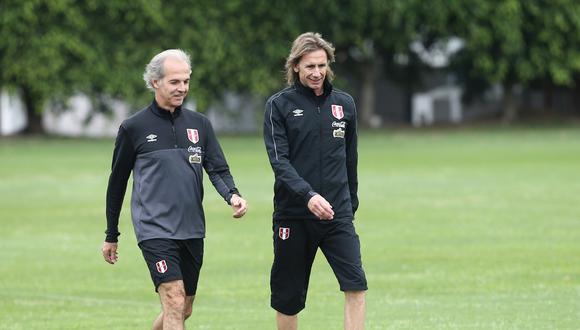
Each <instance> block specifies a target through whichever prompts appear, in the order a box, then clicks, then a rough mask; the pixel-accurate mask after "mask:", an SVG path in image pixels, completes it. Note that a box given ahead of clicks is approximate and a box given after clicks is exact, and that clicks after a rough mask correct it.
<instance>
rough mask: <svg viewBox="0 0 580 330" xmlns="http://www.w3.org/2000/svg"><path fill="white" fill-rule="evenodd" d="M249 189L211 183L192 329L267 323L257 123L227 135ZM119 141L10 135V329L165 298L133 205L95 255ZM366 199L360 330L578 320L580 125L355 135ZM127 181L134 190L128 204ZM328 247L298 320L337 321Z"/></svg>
mask: <svg viewBox="0 0 580 330" xmlns="http://www.w3.org/2000/svg"><path fill="white" fill-rule="evenodd" d="M221 142H222V145H223V148H224V150H225V152H226V155H227V157H228V160H229V162H230V165H231V168H232V172H233V174H234V177H235V179H236V182H237V184H238V186H239V188H240V190H241V191H242V193H243V195H244V196H245V197H246V199H247V200H248V201H249V203H250V206H249V207H250V209H249V212H248V214H247V216H246V217H245V218H244V219H243V220H241V221H238V220H233V219H232V218H231V216H230V214H231V209H230V208H229V207H228V206H227V205H226V204H225V203H224V202H223V201H222V200H221V197H219V196H218V194H217V193H216V192H215V191H214V190H213V187H212V186H211V184H208V183H207V182H206V200H205V207H206V215H207V224H208V235H207V238H206V254H205V262H204V267H203V269H202V274H201V279H200V283H199V290H198V296H197V300H196V302H195V304H194V312H193V316H192V318H191V319H190V320H188V321H187V325H188V328H189V329H274V328H275V327H274V313H273V311H272V310H271V309H270V307H269V271H270V265H271V261H272V242H271V235H272V234H271V219H270V215H271V211H272V205H271V200H272V183H273V177H272V173H271V169H270V166H269V164H268V162H267V159H266V156H265V151H264V147H263V143H262V140H261V138H258V137H221ZM112 147H113V140H112V139H109V140H68V139H40V138H35V139H14V138H2V139H1V140H0V224H1V228H2V229H1V237H0V329H147V328H149V327H150V324H151V322H152V320H153V318H154V317H155V316H156V314H157V313H158V311H159V302H158V298H157V295H156V294H155V292H154V291H153V288H152V284H151V281H150V278H149V274H148V272H147V270H146V267H145V264H144V261H143V260H142V257H141V254H140V251H139V250H138V248H137V247H136V243H135V238H134V234H133V229H132V227H131V222H130V218H129V213H130V212H129V209H128V207H127V206H128V203H125V209H124V211H123V214H122V219H121V225H120V230H121V232H122V235H121V237H120V261H119V263H118V264H116V265H114V266H111V265H108V264H106V263H105V262H104V261H103V260H102V256H101V253H100V247H101V244H102V240H103V239H104V234H103V231H104V229H105V223H106V221H105V218H104V199H105V189H106V182H107V178H108V171H109V167H110V157H111V154H112ZM359 161H360V163H359V181H360V199H361V206H360V209H359V212H358V213H357V220H356V225H357V230H358V231H359V234H360V237H361V242H362V250H363V251H362V252H363V262H364V266H365V269H366V272H367V278H368V281H369V288H370V290H369V291H368V294H367V329H578V328H579V327H580V205H579V204H580V194H579V192H580V127H573V126H572V127H556V128H517V129H511V130H508V129H501V128H476V129H471V130H467V129H458V130H440V131H438V130H435V131H431V130H429V131H415V130H394V131H387V132H384V133H382V134H378V133H373V134H362V135H361V137H360V141H359ZM129 195H130V192H128V194H127V197H126V201H128V196H129ZM342 308H343V294H342V293H340V292H339V291H338V285H337V283H336V280H335V279H334V276H333V275H332V272H331V270H330V267H329V266H328V265H327V264H326V261H325V260H324V257H323V255H322V254H321V253H319V255H318V258H317V261H316V263H315V266H314V269H313V273H312V278H311V288H310V291H309V296H308V301H307V308H306V309H305V310H304V311H303V312H302V313H301V314H300V315H301V317H300V328H301V329H341V328H342Z"/></svg>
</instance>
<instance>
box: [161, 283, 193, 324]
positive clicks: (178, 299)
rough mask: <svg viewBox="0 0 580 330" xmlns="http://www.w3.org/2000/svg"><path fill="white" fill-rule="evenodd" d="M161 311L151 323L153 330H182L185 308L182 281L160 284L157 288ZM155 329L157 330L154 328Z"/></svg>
mask: <svg viewBox="0 0 580 330" xmlns="http://www.w3.org/2000/svg"><path fill="white" fill-rule="evenodd" d="M157 291H158V292H159V298H160V299H161V305H162V307H163V311H162V312H161V314H160V315H159V316H158V317H157V319H156V320H155V322H154V323H153V329H155V330H157V329H161V328H159V326H162V328H163V329H172V330H182V329H183V328H184V325H183V322H184V312H185V307H186V297H185V290H184V288H183V281H182V280H177V281H171V282H167V283H162V284H161V285H159V287H158V288H157ZM156 327H157V328H156Z"/></svg>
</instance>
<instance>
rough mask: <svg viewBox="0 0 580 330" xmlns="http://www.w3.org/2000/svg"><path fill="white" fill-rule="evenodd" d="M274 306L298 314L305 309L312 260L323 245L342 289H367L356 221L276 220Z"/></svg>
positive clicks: (282, 311)
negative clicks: (354, 223)
mask: <svg viewBox="0 0 580 330" xmlns="http://www.w3.org/2000/svg"><path fill="white" fill-rule="evenodd" d="M273 229H274V263H273V265H272V272H271V275H270V289H271V292H272V294H271V306H272V308H274V309H275V310H277V311H279V312H280V313H283V314H286V315H294V314H297V313H298V312H300V311H301V310H302V309H304V306H305V304H306V293H307V291H308V281H309V279H310V271H311V269H312V263H313V262H314V257H315V256H316V251H317V250H318V248H319V247H320V249H321V250H322V252H323V253H324V256H325V257H326V260H327V261H328V263H329V264H330V266H331V267H332V270H333V272H334V275H335V276H336V278H337V280H338V283H339V285H340V290H341V291H363V290H367V280H366V277H365V272H364V270H363V267H362V261H361V254H360V242H359V238H358V235H357V234H356V231H355V228H354V225H353V223H352V221H339V220H332V221H319V220H279V221H274V225H273Z"/></svg>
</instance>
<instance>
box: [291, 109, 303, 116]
mask: <svg viewBox="0 0 580 330" xmlns="http://www.w3.org/2000/svg"><path fill="white" fill-rule="evenodd" d="M292 112H293V113H294V117H300V116H303V112H304V110H302V109H296V110H294V111H292Z"/></svg>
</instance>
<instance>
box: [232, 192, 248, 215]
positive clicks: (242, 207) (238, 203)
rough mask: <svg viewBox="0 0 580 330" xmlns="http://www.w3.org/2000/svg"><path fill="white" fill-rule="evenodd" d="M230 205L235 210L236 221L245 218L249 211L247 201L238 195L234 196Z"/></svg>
mask: <svg viewBox="0 0 580 330" xmlns="http://www.w3.org/2000/svg"><path fill="white" fill-rule="evenodd" d="M230 205H231V206H232V208H233V209H234V214H233V217H234V218H236V219H237V218H241V217H243V216H244V214H246V211H247V210H248V203H247V202H246V200H245V199H243V198H242V197H240V196H239V195H236V194H234V195H232V198H231V199H230Z"/></svg>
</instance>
